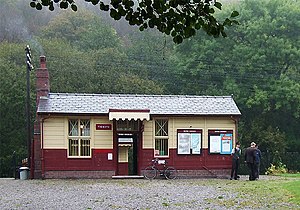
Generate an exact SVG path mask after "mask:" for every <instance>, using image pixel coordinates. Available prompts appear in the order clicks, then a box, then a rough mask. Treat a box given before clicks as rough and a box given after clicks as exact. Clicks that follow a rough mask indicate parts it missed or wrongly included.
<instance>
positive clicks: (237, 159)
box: [230, 142, 242, 180]
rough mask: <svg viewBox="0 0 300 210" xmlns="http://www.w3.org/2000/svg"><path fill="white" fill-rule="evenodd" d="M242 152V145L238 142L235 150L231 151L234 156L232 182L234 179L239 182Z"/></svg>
mask: <svg viewBox="0 0 300 210" xmlns="http://www.w3.org/2000/svg"><path fill="white" fill-rule="evenodd" d="M241 154H242V151H241V149H240V143H239V142H237V143H236V145H235V148H233V149H232V151H231V156H232V167H231V175H230V180H232V179H234V180H237V179H238V178H239V176H238V170H239V167H240V157H241Z"/></svg>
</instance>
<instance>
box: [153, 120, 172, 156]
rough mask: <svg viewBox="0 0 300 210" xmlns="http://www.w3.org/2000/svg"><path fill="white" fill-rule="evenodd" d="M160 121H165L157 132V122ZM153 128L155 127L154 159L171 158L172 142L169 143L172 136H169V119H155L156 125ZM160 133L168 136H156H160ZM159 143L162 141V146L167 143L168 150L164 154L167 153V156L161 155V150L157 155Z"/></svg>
mask: <svg viewBox="0 0 300 210" xmlns="http://www.w3.org/2000/svg"><path fill="white" fill-rule="evenodd" d="M159 120H161V121H164V122H163V124H161V125H158V126H159V127H160V128H159V130H156V128H157V126H156V125H157V124H156V123H157V122H158V121H159ZM166 123H167V125H166V126H167V127H166V128H167V130H162V129H163V128H164V127H165V124H166ZM153 127H154V129H153V135H154V148H153V149H154V157H169V154H170V148H169V147H170V145H169V144H170V142H169V136H170V134H169V130H170V128H169V119H168V118H156V119H154V124H153ZM159 133H161V134H166V135H163V136H160V135H156V134H159ZM157 141H160V142H161V143H160V144H161V145H164V144H165V143H164V142H165V141H166V144H167V146H166V147H167V148H166V149H165V150H164V153H165V152H167V154H163V155H161V151H162V150H159V151H158V153H157V150H156V145H157V144H156V142H157Z"/></svg>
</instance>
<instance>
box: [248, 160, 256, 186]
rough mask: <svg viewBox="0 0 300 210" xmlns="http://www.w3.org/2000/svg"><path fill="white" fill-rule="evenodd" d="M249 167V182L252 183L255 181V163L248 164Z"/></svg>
mask: <svg viewBox="0 0 300 210" xmlns="http://www.w3.org/2000/svg"><path fill="white" fill-rule="evenodd" d="M247 166H248V168H249V180H250V181H252V180H255V178H256V177H255V174H256V172H255V163H248V162H247Z"/></svg>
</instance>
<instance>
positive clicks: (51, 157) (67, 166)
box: [43, 149, 116, 171]
mask: <svg viewBox="0 0 300 210" xmlns="http://www.w3.org/2000/svg"><path fill="white" fill-rule="evenodd" d="M108 153H113V150H107V149H105V150H100V149H97V150H95V149H94V150H92V157H91V158H68V157H67V150H65V149H44V153H43V155H44V158H43V159H44V161H43V165H44V170H45V171H51V170H55V171H64V170H65V171H69V170H70V171H72V170H82V171H87V170H89V171H95V170H104V171H105V170H113V171H114V170H115V167H116V166H115V163H114V161H113V160H108V158H107V155H108Z"/></svg>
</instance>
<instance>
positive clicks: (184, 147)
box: [178, 133, 191, 154]
mask: <svg viewBox="0 0 300 210" xmlns="http://www.w3.org/2000/svg"><path fill="white" fill-rule="evenodd" d="M190 148H191V135H190V134H189V133H178V154H190Z"/></svg>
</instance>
